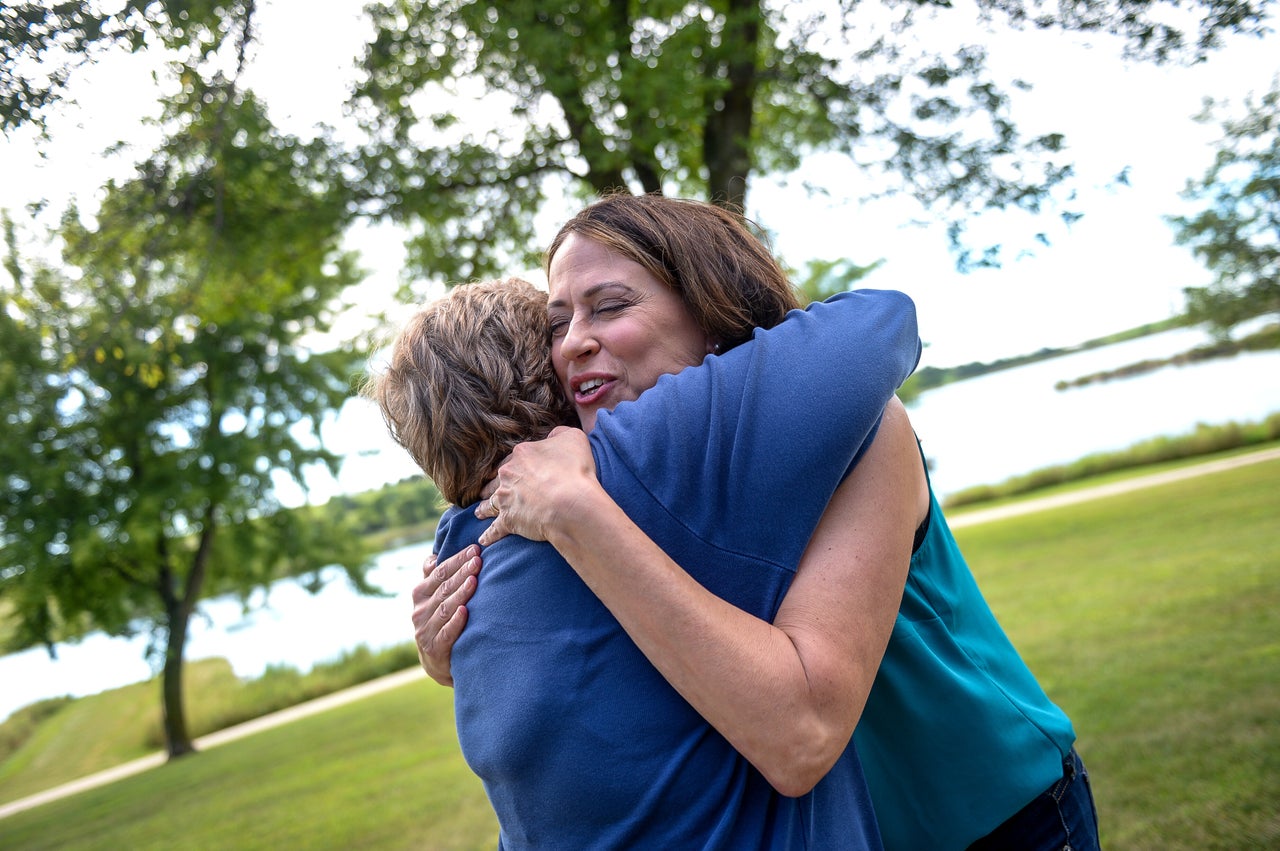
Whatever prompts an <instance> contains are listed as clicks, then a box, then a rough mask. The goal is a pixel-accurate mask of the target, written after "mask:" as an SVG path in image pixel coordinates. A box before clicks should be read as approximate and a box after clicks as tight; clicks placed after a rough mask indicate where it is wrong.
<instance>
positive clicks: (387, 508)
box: [291, 475, 448, 552]
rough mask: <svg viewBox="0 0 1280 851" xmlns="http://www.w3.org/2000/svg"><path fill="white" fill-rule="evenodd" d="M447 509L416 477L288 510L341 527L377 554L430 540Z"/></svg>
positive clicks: (429, 486) (436, 493)
mask: <svg viewBox="0 0 1280 851" xmlns="http://www.w3.org/2000/svg"><path fill="white" fill-rule="evenodd" d="M447 505H448V504H447V503H446V502H445V501H444V498H443V497H442V496H440V491H438V490H436V486H435V485H433V484H432V483H431V480H430V479H428V478H426V477H425V476H421V475H419V476H411V477H409V478H405V479H401V480H400V481H398V482H396V483H395V484H391V485H387V486H385V487H382V488H376V489H374V490H368V491H362V492H360V493H350V494H339V495H337V496H335V497H333V498H331V499H330V500H329V501H328V502H326V503H324V504H323V505H313V506H305V507H303V508H297V509H291V510H293V511H302V512H305V513H306V514H307V516H308V519H309V520H310V521H311V522H314V523H317V524H327V525H333V524H337V523H341V524H343V525H344V526H345V528H347V529H349V530H350V532H351V533H352V534H354V535H359V536H360V537H361V538H363V539H364V540H365V543H366V544H367V545H368V547H369V548H370V550H371V551H374V552H377V551H380V550H384V549H389V548H391V547H395V546H399V545H401V544H407V543H412V542H415V541H421V540H425V539H427V538H430V537H432V536H434V535H435V532H436V523H437V522H438V521H439V520H440V515H441V514H442V513H443V512H444V509H445V508H446V507H447Z"/></svg>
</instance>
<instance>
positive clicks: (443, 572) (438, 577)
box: [424, 544, 480, 585]
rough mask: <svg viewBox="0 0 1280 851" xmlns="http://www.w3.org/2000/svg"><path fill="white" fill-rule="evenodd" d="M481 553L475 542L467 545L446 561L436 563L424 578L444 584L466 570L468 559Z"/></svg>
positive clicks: (437, 583)
mask: <svg viewBox="0 0 1280 851" xmlns="http://www.w3.org/2000/svg"><path fill="white" fill-rule="evenodd" d="M479 555H480V548H479V547H477V546H475V545H474V544H473V545H471V546H469V547H465V548H463V549H462V550H460V551H458V552H456V553H454V554H453V555H451V556H449V557H448V558H447V559H445V560H444V561H442V562H439V563H437V564H435V566H434V567H432V569H431V572H430V573H428V574H424V579H426V580H427V581H428V582H434V583H435V584H436V585H443V584H444V583H445V582H447V581H448V580H449V578H450V577H452V576H455V575H457V574H458V572H459V571H462V570H464V569H465V568H466V566H467V562H468V561H470V560H471V559H473V558H476V557H477V556H479ZM424 569H425V565H424Z"/></svg>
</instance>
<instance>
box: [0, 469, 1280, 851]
mask: <svg viewBox="0 0 1280 851" xmlns="http://www.w3.org/2000/svg"><path fill="white" fill-rule="evenodd" d="M1278 516H1280V461H1270V462H1265V463H1260V464H1255V465H1253V466H1249V467H1242V468H1238V469H1235V470H1230V471H1226V472H1222V473H1216V474H1213V475H1211V476H1205V477H1201V478H1197V479H1191V480H1185V481H1182V482H1178V483H1175V484H1170V485H1165V486H1162V487H1159V488H1152V489H1148V490H1144V491H1140V492H1134V493H1129V494H1124V495H1121V496H1115V497H1110V498H1107V499H1105V500H1097V501H1094V502H1091V503H1084V504H1080V505H1074V506H1070V507H1066V508H1060V509H1056V510H1053V511H1049V512H1043V513H1039V514H1031V515H1024V516H1021V517H1016V518H1013V519H1009V520H1004V521H1000V522H995V523H989V524H985V525H979V526H970V527H965V528H963V529H960V530H958V532H957V537H959V538H960V540H961V544H962V546H963V547H964V549H965V551H966V554H967V555H968V557H969V560H970V563H971V565H972V567H973V568H974V572H975V573H976V574H977V575H978V578H979V581H980V583H981V584H982V586H983V589H984V591H985V592H986V595H987V597H988V599H989V601H990V602H991V605H992V607H993V609H994V610H995V611H996V613H997V615H998V616H999V617H1000V619H1001V621H1002V622H1003V623H1004V625H1005V627H1006V629H1007V630H1008V632H1009V633H1010V635H1011V636H1012V638H1013V640H1014V642H1015V644H1017V645H1018V647H1019V649H1020V650H1021V651H1022V653H1023V655H1024V657H1025V658H1026V659H1027V661H1028V664H1030V665H1031V667H1032V669H1033V670H1034V671H1035V672H1036V674H1037V676H1038V677H1039V679H1040V681H1041V682H1042V683H1043V684H1044V686H1045V687H1046V690H1047V691H1048V692H1049V693H1050V695H1051V696H1052V697H1053V698H1054V699H1055V700H1056V701H1057V702H1058V703H1059V704H1061V705H1062V706H1063V707H1064V708H1065V709H1066V710H1067V712H1068V713H1069V714H1070V715H1071V717H1072V719H1073V721H1074V723H1075V725H1076V729H1077V732H1078V734H1079V737H1080V739H1079V748H1080V751H1081V753H1082V755H1083V756H1084V758H1085V760H1086V762H1087V764H1088V766H1089V770H1090V774H1091V777H1092V780H1093V786H1094V790H1095V793H1096V796H1097V803H1098V809H1099V815H1100V820H1101V830H1102V839H1103V844H1104V847H1105V848H1107V849H1110V851H1129V849H1135V851H1146V849H1252V848H1275V847H1280V810H1278V809H1277V807H1276V805H1275V794H1276V793H1275V790H1276V788H1278V786H1280V737H1277V736H1276V735H1275V730H1276V726H1275V723H1276V722H1275V719H1276V718H1280V535H1277V534H1276V532H1277V527H1276V518H1277V517H1278ZM149 697H151V696H149ZM80 702H81V701H77V703H80ZM58 717H59V715H55V716H54V717H53V718H51V719H49V720H48V721H46V722H45V723H46V724H51V723H53V721H54V720H56V719H57V718H58ZM63 733H64V734H65V735H71V732H70V731H68V730H64V731H63ZM76 735H77V736H79V737H81V738H80V741H79V743H78V744H79V746H81V747H86V748H87V747H93V746H94V730H92V729H88V728H85V729H80V730H78V731H77V732H76ZM495 837H496V832H495V825H494V822H493V817H492V814H491V813H490V811H489V808H488V805H487V802H486V800H485V797H484V794H483V790H482V788H481V787H480V785H479V783H478V782H477V781H476V780H475V778H474V777H472V776H471V775H470V773H469V772H468V771H467V769H466V766H465V764H464V763H463V761H462V758H461V756H460V754H459V752H458V748H457V742H456V739H455V737H454V733H453V717H452V707H451V703H450V693H449V692H448V690H446V689H442V688H440V687H437V686H434V685H433V684H431V683H429V682H428V681H425V680H423V681H421V682H420V683H414V684H411V685H408V686H404V687H401V688H398V689H394V690H392V691H389V692H385V693H383V694H379V695H375V696H372V697H369V698H366V699H364V700H361V701H359V702H358V703H355V704H351V705H348V706H344V707H341V708H339V709H335V710H332V711H329V712H326V713H322V714H320V715H316V716H313V717H310V718H305V719H302V720H299V721H296V722H293V723H291V724H288V725H286V726H284V727H282V728H279V729H276V730H269V731H266V732H262V733H259V734H256V735H254V736H252V737H251V738H248V739H244V740H241V741H238V742H233V743H230V744H227V745H224V746H222V747H219V748H215V749H212V750H209V751H208V752H206V753H203V754H200V755H198V756H196V757H193V758H190V759H184V760H179V761H177V762H175V763H172V764H169V765H166V766H164V767H162V768H160V769H157V770H154V771H150V772H147V773H144V774H141V775H138V776H135V777H131V778H128V779H125V780H121V781H118V782H116V783H114V784H112V785H111V786H108V787H103V788H100V789H96V790H92V791H88V792H84V793H81V794H79V795H77V796H75V797H74V798H69V799H65V800H62V801H57V802H54V803H51V804H46V805H44V806H42V807H39V808H36V809H33V810H29V811H27V812H23V813H19V814H17V815H14V816H11V817H9V818H7V819H3V820H0V848H6V849H9V848H13V849H43V848H60V849H92V848H112V849H114V848H131V849H133V848H136V849H147V848H175V847H191V848H201V849H213V851H216V850H217V849H257V848H277V847H289V848H304V849H305V848H325V849H328V848H335V849H336V848H352V847H361V848H388V849H395V848H426V849H471V848H477V849H478V848H485V849H491V848H493V847H494V845H495Z"/></svg>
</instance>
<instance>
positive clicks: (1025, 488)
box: [946, 413, 1280, 508]
mask: <svg viewBox="0 0 1280 851" xmlns="http://www.w3.org/2000/svg"><path fill="white" fill-rule="evenodd" d="M1276 441H1280V413H1275V414H1272V415H1271V416H1269V417H1267V418H1266V419H1264V420H1262V421H1260V422H1255V423H1223V424H1221V425H1212V426H1211V425H1205V424H1203V423H1201V424H1199V425H1197V426H1196V427H1195V428H1194V429H1192V430H1191V431H1190V432H1187V433H1185V434H1179V435H1173V436H1168V437H1155V438H1151V439H1150V440H1143V441H1139V442H1138V443H1135V444H1133V445H1132V446H1129V447H1128V448H1126V449H1121V450H1118V451H1115V452H1096V453H1094V454H1092V455H1086V456H1084V457H1083V458H1080V459H1078V460H1076V461H1072V462H1071V463H1069V464H1055V465H1053V466H1050V467H1043V468H1041V469H1039V470H1032V471H1031V472H1030V473H1025V474H1023V475H1020V476H1014V477H1012V478H1009V479H1006V480H1005V481H1003V482H1000V483H998V484H991V485H976V486H974V487H971V488H965V489H964V490H960V491H956V492H955V493H953V494H951V495H950V496H948V497H947V499H946V506H947V507H948V508H959V507H960V506H966V505H973V504H975V503H979V502H991V501H994V500H998V499H1004V498H1006V497H1010V496H1019V495H1022V494H1028V493H1032V492H1034V491H1038V490H1044V489H1046V488H1051V487H1054V486H1057V485H1061V484H1064V483H1067V482H1077V481H1082V480H1086V479H1091V478H1095V477H1098V476H1102V475H1105V474H1107V473H1114V472H1117V471H1125V470H1134V469H1138V468H1142V467H1153V466H1155V465H1159V464H1164V463H1167V462H1171V461H1181V460H1184V459H1188V458H1195V459H1199V458H1202V457H1204V456H1207V455H1213V454H1217V453H1222V452H1227V451H1230V450H1236V449H1245V448H1257V447H1260V446H1262V445H1263V444H1267V443H1274V442H1276Z"/></svg>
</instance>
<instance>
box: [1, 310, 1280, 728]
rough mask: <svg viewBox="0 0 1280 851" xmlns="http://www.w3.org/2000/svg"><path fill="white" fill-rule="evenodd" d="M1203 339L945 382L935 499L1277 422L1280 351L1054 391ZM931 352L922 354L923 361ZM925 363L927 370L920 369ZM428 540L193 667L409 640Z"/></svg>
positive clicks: (1194, 336) (131, 663)
mask: <svg viewBox="0 0 1280 851" xmlns="http://www.w3.org/2000/svg"><path fill="white" fill-rule="evenodd" d="M1204 340H1205V336H1204V334H1203V333H1202V332H1199V331H1188V330H1181V331H1172V332H1167V333H1164V334H1158V335H1153V336H1151V337H1147V338H1143V339H1140V340H1134V341H1131V342H1129V343H1124V344H1120V345H1116V346H1109V347H1107V348H1105V349H1101V350H1096V351H1091V352H1082V353H1079V354H1075V355H1070V356H1067V357H1062V358H1056V359H1054V360H1051V361H1046V362H1043V363H1038V364H1032V365H1030V366H1025V367H1019V368H1017V369H1012V370H1007V371H1004V372H999V373H995V374H993V375H988V376H984V377H982V378H976V379H971V380H969V381H963V382H960V383H958V384H952V385H948V386H946V387H941V388H938V389H936V390H931V391H929V392H927V393H925V394H923V395H922V396H921V398H920V400H919V402H918V404H917V405H915V406H914V407H912V408H911V409H910V413H911V419H912V422H913V424H914V425H915V427H916V431H917V433H918V434H919V435H920V438H921V441H922V444H923V446H924V449H925V454H926V455H927V456H928V457H929V458H930V460H931V462H932V465H933V470H932V473H931V476H932V478H933V483H934V487H935V489H936V490H937V492H938V493H939V494H940V495H945V494H947V493H950V492H953V491H956V490H959V489H962V488H965V487H969V486H971V485H977V484H984V483H991V482H998V481H1001V480H1003V479H1006V478H1008V477H1010V476H1013V475H1017V474H1019V473H1025V472H1029V471H1031V470H1034V469H1037V468H1040V467H1045V466H1048V465H1051V464H1057V463H1062V462H1067V461H1073V460H1075V459H1076V458H1079V457H1081V456H1083V455H1087V454H1090V453H1092V452H1098V451H1102V450H1107V449H1122V448H1124V447H1126V446H1128V445H1130V444H1132V443H1135V442H1137V441H1139V440H1144V439H1146V438H1150V437H1158V436H1161V435H1172V434H1180V433H1183V432H1186V431H1190V430H1191V429H1193V428H1194V427H1195V425H1196V424H1197V423H1210V424H1213V423H1223V422H1229V421H1237V422H1247V421H1256V420H1261V419H1263V418H1264V417H1266V416H1267V415H1269V414H1271V413H1274V412H1277V411H1280V352H1275V351H1271V352H1259V353H1250V354H1243V355H1239V356H1237V357H1234V358H1229V359H1222V360H1215V361H1209V362H1206V363H1201V364H1196V365H1192V366H1186V367H1170V368H1164V369H1161V370H1158V371H1156V372H1153V373H1148V374H1146V375H1142V376H1138V377H1134V378H1130V379H1126V380H1123V381H1111V382H1105V383H1101V384H1095V385H1091V386H1087V387H1082V388H1076V389H1072V390H1066V391H1058V390H1055V389H1054V385H1055V384H1056V383H1057V382H1058V381H1060V380H1066V381H1069V380H1071V379H1074V378H1077V377H1080V376H1082V375H1087V374H1090V373H1093V372H1097V371H1100V370H1105V369H1109V368H1114V367H1117V366H1122V365H1125V364H1129V363H1134V362H1137V361H1140V360H1144V359H1148V358H1158V357H1167V356H1169V355H1173V354H1176V353H1179V352H1182V351H1186V350H1187V349H1189V348H1191V347H1192V346H1194V345H1197V344H1199V343H1202V342H1203V341H1204ZM926 354H927V352H926ZM926 362H927V361H926ZM429 551H430V542H423V543H420V544H416V545H413V546H409V547H404V548H401V549H398V550H393V551H389V552H387V553H383V554H382V555H381V556H379V557H378V560H377V565H376V567H375V568H374V569H373V570H372V571H371V572H370V574H369V576H370V580H371V581H372V582H373V583H374V584H375V585H377V586H379V587H381V588H384V589H387V590H388V591H389V592H391V594H392V595H393V596H389V597H385V598H371V597H362V596H360V595H358V594H356V593H355V592H354V591H352V589H351V588H350V587H349V586H348V585H347V583H346V580H345V579H344V578H342V575H341V573H340V572H337V571H335V572H334V574H333V575H334V577H335V579H334V581H333V582H331V583H329V584H327V585H326V586H325V587H324V588H323V589H322V590H321V592H320V593H319V594H316V595H311V594H309V593H307V592H306V591H305V590H304V589H303V588H302V587H301V586H300V585H299V584H298V583H297V582H294V581H285V582H280V583H277V584H276V585H275V586H273V587H272V589H271V590H270V591H269V593H261V592H260V593H259V594H257V595H255V596H254V598H253V599H252V603H253V604H255V605H260V604H265V605H262V606H261V607H260V608H257V609H255V610H254V611H251V612H249V613H247V614H246V613H245V612H244V611H243V610H242V607H241V606H240V604H239V603H238V602H236V601H235V600H234V599H217V600H211V601H208V602H206V603H205V604H204V605H203V606H202V615H201V616H198V617H197V618H195V619H194V620H193V622H192V629H191V639H190V641H189V642H188V645H187V658H188V659H202V658H208V657H218V656H220V657H224V658H226V659H228V660H229V661H230V662H231V665H232V667H233V668H234V669H235V671H236V673H237V674H238V675H240V676H243V677H253V676H257V675H258V674H261V673H262V671H263V670H264V668H265V667H266V666H267V665H269V664H289V665H293V666H294V667H297V668H299V669H301V670H304V671H305V670H308V669H310V667H311V666H312V665H314V664H315V663H316V662H320V661H325V660H329V659H334V658H336V657H338V656H339V655H341V654H342V652H343V651H345V650H348V649H351V648H353V647H355V646H357V645H359V644H366V645H368V646H369V647H372V648H375V649H376V648H382V647H386V646H389V645H392V644H397V643H400V642H404V641H409V640H411V639H412V634H413V632H412V625H411V623H410V619H409V617H410V611H411V609H412V603H411V601H410V596H409V595H410V590H411V588H412V586H413V584H414V582H415V581H416V580H417V578H418V576H419V575H420V573H419V570H420V567H421V564H422V561H423V559H425V558H426V556H427V554H428V552H429ZM146 643H147V642H146V638H145V637H139V638H135V639H131V640H128V639H119V638H107V637H105V636H103V635H92V636H89V637H88V638H86V639H85V640H84V641H82V642H79V643H77V644H73V645H65V646H60V647H59V648H58V658H57V659H56V660H52V659H50V658H49V655H48V653H46V652H45V651H44V650H29V651H26V652H23V653H16V654H12V655H9V656H3V657H0V719H2V718H6V717H8V715H9V714H10V713H11V712H13V710H15V709H17V708H19V707H21V706H25V705H27V704H29V703H32V702H34V701H36V700H40V699H42V698H45V697H52V696H56V695H61V694H72V695H85V694H93V693H96V692H99V691H102V690H104V689H109V688H115V687H117V686H121V685H126V684H128V683H133V682H138V681H140V680H145V679H147V678H149V677H150V676H152V673H153V672H152V670H151V669H150V667H149V666H148V664H147V662H146V661H145V659H144V651H145V649H146Z"/></svg>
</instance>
